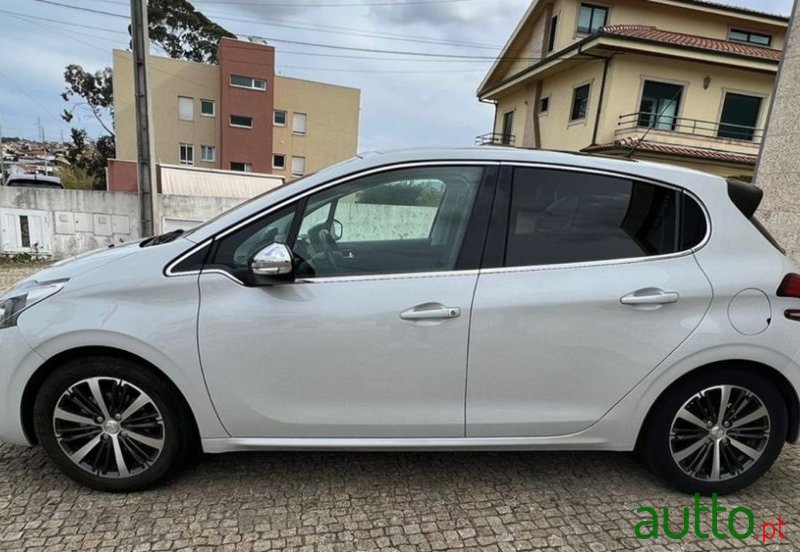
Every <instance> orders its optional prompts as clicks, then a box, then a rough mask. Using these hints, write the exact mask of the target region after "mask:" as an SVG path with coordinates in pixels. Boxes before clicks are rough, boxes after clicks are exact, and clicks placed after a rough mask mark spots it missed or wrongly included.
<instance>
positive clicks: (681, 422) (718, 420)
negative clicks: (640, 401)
mask: <svg viewBox="0 0 800 552" xmlns="http://www.w3.org/2000/svg"><path fill="white" fill-rule="evenodd" d="M787 423H788V422H787V413H786V404H785V402H784V400H783V397H782V396H781V393H780V392H779V391H778V389H776V387H775V385H774V384H772V383H771V382H770V381H769V380H767V379H766V378H764V377H763V376H759V375H758V373H757V369H756V368H754V369H744V368H725V369H720V370H716V371H713V372H707V373H704V374H701V375H699V376H697V377H690V378H687V379H686V380H684V381H682V382H681V383H679V384H678V385H676V386H675V387H674V388H672V389H670V390H669V391H668V392H667V393H666V394H665V395H664V396H663V397H662V398H661V399H659V401H658V402H657V403H656V404H655V405H654V407H653V411H652V414H651V416H650V419H649V422H648V425H647V427H646V428H645V434H644V435H643V441H642V447H641V449H640V452H641V453H643V455H644V457H645V460H646V461H647V463H648V464H649V465H650V467H651V468H652V469H653V471H654V472H655V473H656V474H657V475H658V476H660V477H661V478H662V479H663V480H665V481H666V482H667V483H669V484H670V485H672V486H673V487H675V488H676V489H678V490H680V491H683V492H686V493H692V494H693V493H701V494H703V495H709V494H711V493H718V494H720V495H722V494H727V493H732V492H735V491H738V490H740V489H743V488H744V487H746V486H748V485H750V484H751V483H753V482H754V481H756V480H757V479H758V478H760V477H761V476H762V475H763V474H764V473H765V472H766V471H767V470H768V469H769V468H770V467H771V466H772V464H773V463H774V462H775V460H776V459H777V457H778V455H779V454H780V451H781V448H782V447H783V443H784V442H785V440H786V431H787Z"/></svg>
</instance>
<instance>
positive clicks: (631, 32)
mask: <svg viewBox="0 0 800 552" xmlns="http://www.w3.org/2000/svg"><path fill="white" fill-rule="evenodd" d="M601 34H604V35H611V36H622V37H629V38H639V39H643V40H652V41H655V42H662V43H664V44H675V45H678V46H689V47H692V48H702V49H705V50H713V51H715V52H723V53H728V54H735V55H740V56H747V57H753V58H760V59H766V60H770V61H780V59H781V53H782V52H781V51H780V50H776V49H774V48H764V47H763V46H755V45H753V44H742V43H740V42H730V41H728V40H720V39H717V38H708V37H705V36H698V35H690V34H684V33H676V32H673V31H663V30H661V29H658V28H656V27H652V26H648V25H609V26H607V27H604V28H603V29H602V30H601Z"/></svg>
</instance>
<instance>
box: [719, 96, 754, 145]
mask: <svg viewBox="0 0 800 552" xmlns="http://www.w3.org/2000/svg"><path fill="white" fill-rule="evenodd" d="M761 102H762V98H760V97H758V96H747V95H745V94H734V93H733V92H728V93H727V94H725V103H724V104H723V105H722V115H721V116H720V121H719V123H720V124H719V130H718V131H717V136H719V137H720V138H733V139H735V140H748V141H752V140H753V139H754V138H756V130H757V129H756V125H757V124H758V115H759V114H760V113H761Z"/></svg>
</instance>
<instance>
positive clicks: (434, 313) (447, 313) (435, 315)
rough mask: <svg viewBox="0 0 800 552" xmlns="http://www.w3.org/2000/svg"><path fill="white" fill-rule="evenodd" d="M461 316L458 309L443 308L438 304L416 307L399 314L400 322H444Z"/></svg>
mask: <svg viewBox="0 0 800 552" xmlns="http://www.w3.org/2000/svg"><path fill="white" fill-rule="evenodd" d="M459 316H461V309H460V308H459V307H445V306H444V305H440V304H439V303H426V304H424V305H417V306H416V307H414V308H411V309H408V310H407V311H403V312H401V313H400V318H401V319H402V320H446V319H449V318H458V317H459Z"/></svg>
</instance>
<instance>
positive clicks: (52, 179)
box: [6, 174, 61, 184]
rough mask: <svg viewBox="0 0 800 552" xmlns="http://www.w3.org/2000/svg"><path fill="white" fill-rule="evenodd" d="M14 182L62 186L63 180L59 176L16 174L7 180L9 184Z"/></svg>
mask: <svg viewBox="0 0 800 552" xmlns="http://www.w3.org/2000/svg"><path fill="white" fill-rule="evenodd" d="M14 180H27V181H31V182H33V181H35V182H41V183H42V184H45V183H46V184H61V179H60V178H58V177H57V176H45V175H43V174H14V175H11V176H9V177H8V178H7V179H6V181H7V182H13V181H14Z"/></svg>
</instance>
